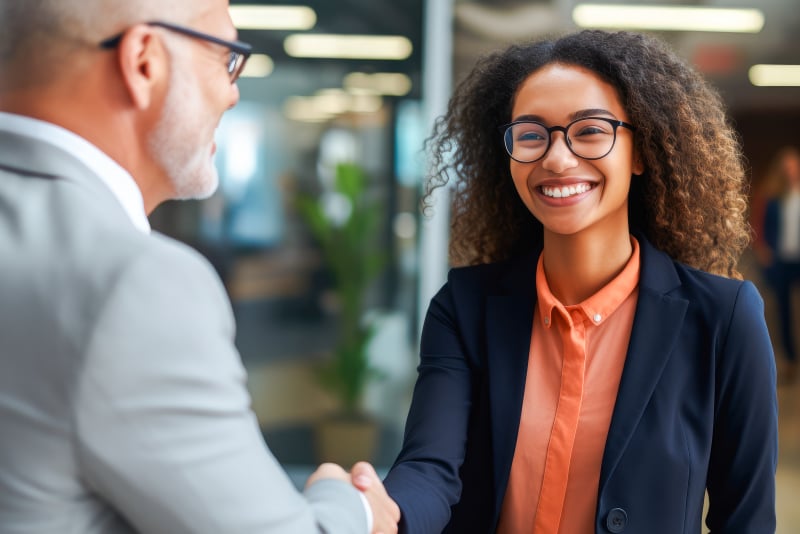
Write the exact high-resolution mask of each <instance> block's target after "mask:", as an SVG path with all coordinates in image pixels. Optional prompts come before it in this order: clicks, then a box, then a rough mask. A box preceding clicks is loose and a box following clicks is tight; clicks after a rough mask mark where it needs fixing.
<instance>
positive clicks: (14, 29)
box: [0, 0, 207, 81]
mask: <svg viewBox="0 0 800 534" xmlns="http://www.w3.org/2000/svg"><path fill="white" fill-rule="evenodd" d="M206 3H207V0H206V1H203V0H168V1H165V0H0V81H2V80H3V78H6V80H9V79H19V78H21V77H25V76H28V77H30V76H34V77H37V78H40V77H41V76H42V75H46V74H48V73H49V75H57V74H54V73H57V72H58V71H59V69H61V68H63V67H64V64H65V63H67V64H69V63H70V62H69V61H68V60H69V59H70V56H71V55H72V54H74V53H75V51H76V50H78V49H80V48H83V47H85V46H87V45H88V46H92V45H95V44H97V43H100V41H102V40H103V39H104V38H107V37H109V36H111V35H114V34H115V33H117V32H120V31H123V30H124V29H125V28H127V27H128V26H130V25H132V24H136V23H138V22H144V21H147V20H154V19H159V20H167V21H171V22H175V23H184V24H188V23H191V21H192V20H193V19H194V18H195V17H196V16H197V15H198V14H200V13H201V12H202V11H203V8H204V7H205V4H206ZM22 65H24V66H25V69H24V71H23V69H22V68H21V66H22ZM21 71H22V72H21Z"/></svg>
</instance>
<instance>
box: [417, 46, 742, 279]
mask: <svg viewBox="0 0 800 534" xmlns="http://www.w3.org/2000/svg"><path fill="white" fill-rule="evenodd" d="M551 63H559V64H565V65H576V66H580V67H584V68H587V69H589V70H591V71H593V72H595V73H596V74H598V75H599V76H600V77H601V78H603V79H604V80H606V81H607V82H608V83H610V84H611V85H613V86H614V87H615V88H616V89H617V91H618V94H619V98H620V101H621V102H622V105H623V107H624V108H625V110H626V111H627V113H628V116H629V118H630V121H631V122H632V123H633V124H635V125H636V135H635V143H636V146H637V148H638V150H639V153H640V154H641V157H642V160H643V162H644V164H645V167H646V170H645V173H644V174H643V175H642V176H634V177H633V179H632V181H631V190H630V194H629V202H628V204H629V211H630V225H631V227H632V228H634V229H637V230H638V231H640V232H642V233H644V235H645V236H646V237H647V239H648V240H649V241H650V242H651V243H653V244H654V245H655V246H656V247H657V248H659V249H661V250H663V251H664V252H666V253H667V254H669V255H670V256H671V257H672V258H674V259H675V260H677V261H680V262H683V263H686V264H688V265H690V266H692V267H696V268H698V269H702V270H704V271H708V272H711V273H715V274H720V275H723V276H729V277H736V278H739V277H740V275H739V273H738V271H737V269H736V266H737V263H738V260H739V256H740V255H741V253H742V251H743V250H744V248H745V247H746V246H747V245H748V243H749V241H750V229H749V226H748V223H747V216H746V215H747V213H746V212H747V206H748V203H747V182H746V179H745V171H744V165H743V158H742V154H741V149H740V144H739V138H738V135H737V134H736V133H735V131H734V130H733V128H732V127H731V125H730V124H729V121H728V117H727V115H726V113H725V111H724V106H723V103H722V100H721V98H720V96H719V95H718V93H717V92H716V91H715V90H714V89H712V88H711V87H710V86H709V84H708V83H707V82H706V81H705V80H704V79H703V78H702V77H701V76H700V75H699V74H698V73H697V72H696V71H695V70H694V69H693V68H691V67H690V66H688V65H687V64H686V63H685V62H684V61H683V60H681V59H680V58H679V57H678V56H677V55H676V54H675V53H674V52H672V51H671V50H670V49H669V48H668V47H667V46H666V45H665V44H664V43H662V42H661V41H659V40H657V39H655V38H653V37H649V36H646V35H642V34H637V33H632V32H613V33H612V32H605V31H598V30H585V31H581V32H578V33H573V34H570V35H566V36H563V37H560V38H558V39H555V40H545V41H538V42H534V43H529V44H517V45H512V46H510V47H508V48H507V49H505V50H503V51H500V52H496V53H494V54H491V55H489V56H486V57H484V58H482V59H480V60H479V61H478V62H477V64H476V66H475V67H474V69H473V70H472V71H471V72H470V73H469V74H468V75H467V77H466V78H465V79H464V80H463V81H462V82H461V83H460V84H459V85H458V87H457V88H456V91H455V93H454V95H453V97H452V98H451V100H450V103H449V105H448V110H447V114H446V115H444V116H443V117H440V118H439V119H438V120H437V122H436V126H435V128H434V132H433V134H432V136H431V137H430V138H429V139H428V140H427V142H426V145H427V147H428V148H429V149H430V150H431V152H432V169H431V174H430V175H429V177H428V182H427V194H426V197H425V205H426V209H427V208H428V207H430V204H429V202H428V201H429V200H430V195H431V193H432V192H433V190H434V189H436V188H438V187H440V186H443V185H444V184H446V183H447V182H448V181H449V180H453V182H454V186H455V187H454V193H453V195H454V197H453V214H452V223H451V230H452V233H451V242H450V259H451V262H452V263H453V264H454V265H465V264H467V265H469V264H477V263H488V262H494V261H499V260H503V259H507V258H510V257H512V256H515V255H517V254H519V253H521V252H522V251H524V250H528V249H530V248H531V246H535V245H536V243H537V242H539V243H541V240H542V232H543V229H542V225H541V223H539V222H538V221H537V220H536V219H535V218H534V217H533V216H532V215H531V213H530V212H529V211H528V209H527V208H526V207H525V205H524V204H523V203H522V201H521V200H520V198H519V196H518V194H517V191H516V189H515V188H514V183H513V181H512V179H511V175H510V171H509V158H508V154H507V153H506V151H505V149H504V147H503V143H502V139H501V135H500V134H499V131H498V126H500V125H501V124H504V123H508V122H510V120H511V117H510V115H511V108H512V105H513V100H514V97H515V95H516V92H517V88H518V87H519V86H520V84H521V83H522V82H523V81H524V80H525V79H526V78H527V77H528V76H529V75H530V74H532V73H533V72H534V71H536V70H538V69H540V68H541V67H543V66H544V65H547V64H551Z"/></svg>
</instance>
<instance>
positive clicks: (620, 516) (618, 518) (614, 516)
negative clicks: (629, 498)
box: [606, 508, 628, 534]
mask: <svg viewBox="0 0 800 534" xmlns="http://www.w3.org/2000/svg"><path fill="white" fill-rule="evenodd" d="M627 525H628V513H627V512H625V510H623V509H622V508H612V509H611V511H610V512H608V515H607V516H606V528H607V529H608V530H609V531H610V532H614V534H618V533H619V532H622V531H624V530H625V527H626V526H627Z"/></svg>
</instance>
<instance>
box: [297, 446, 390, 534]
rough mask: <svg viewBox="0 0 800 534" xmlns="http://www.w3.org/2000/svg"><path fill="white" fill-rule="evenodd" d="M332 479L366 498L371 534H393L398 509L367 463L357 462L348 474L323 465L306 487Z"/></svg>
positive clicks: (337, 468) (311, 477)
mask: <svg viewBox="0 0 800 534" xmlns="http://www.w3.org/2000/svg"><path fill="white" fill-rule="evenodd" d="M324 478H333V479H337V480H342V481H344V482H348V483H350V484H353V485H354V486H355V487H356V489H358V490H360V491H361V492H362V493H363V494H364V497H366V499H367V502H368V503H369V506H370V508H371V509H372V533H373V534H395V533H396V532H397V523H398V522H399V521H400V508H399V507H398V506H397V504H396V503H395V502H394V501H393V500H392V498H391V497H389V495H388V494H387V493H386V489H385V488H384V487H383V482H381V479H380V477H379V476H378V473H376V472H375V469H374V468H373V467H372V465H370V464H369V463H367V462H359V463H357V464H356V465H354V466H353V469H352V471H351V472H350V473H348V472H347V471H345V470H344V469H342V468H341V467H339V466H338V465H336V464H333V463H325V464H322V465H320V466H319V467H318V468H317V470H316V471H314V472H313V473H312V474H311V476H310V477H308V481H307V482H306V487H308V486H310V485H311V484H313V483H314V482H316V481H318V480H322V479H324Z"/></svg>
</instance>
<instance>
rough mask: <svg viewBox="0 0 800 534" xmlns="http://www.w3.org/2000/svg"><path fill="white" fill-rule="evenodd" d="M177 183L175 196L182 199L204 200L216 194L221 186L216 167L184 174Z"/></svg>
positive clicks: (175, 182) (175, 181)
mask: <svg viewBox="0 0 800 534" xmlns="http://www.w3.org/2000/svg"><path fill="white" fill-rule="evenodd" d="M173 183H174V184H175V198H176V199H180V200H188V199H197V200H202V199H204V198H208V197H210V196H211V195H213V194H214V192H215V191H216V190H217V187H218V186H219V175H218V173H217V169H216V168H215V167H213V166H212V167H211V168H210V169H204V170H203V171H202V172H194V173H190V174H184V175H182V176H180V177H179V178H178V179H177V180H174V181H173Z"/></svg>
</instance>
